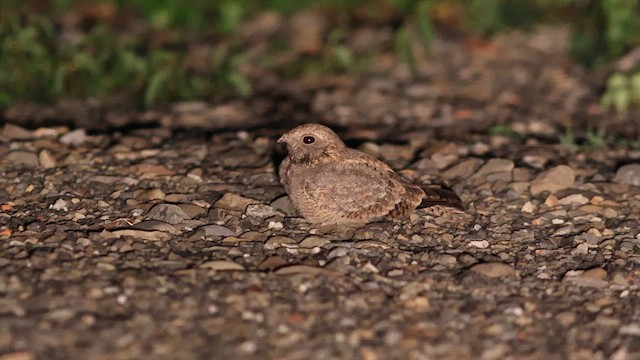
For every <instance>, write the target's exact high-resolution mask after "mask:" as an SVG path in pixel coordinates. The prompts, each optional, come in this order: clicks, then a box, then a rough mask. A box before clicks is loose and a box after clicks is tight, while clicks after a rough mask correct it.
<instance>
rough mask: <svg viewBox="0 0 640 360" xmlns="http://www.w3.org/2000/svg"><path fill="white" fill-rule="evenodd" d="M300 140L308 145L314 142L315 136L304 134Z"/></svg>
mask: <svg viewBox="0 0 640 360" xmlns="http://www.w3.org/2000/svg"><path fill="white" fill-rule="evenodd" d="M302 142H303V143H305V144H307V145H309V144H313V143H314V142H316V138H314V137H313V136H308V135H307V136H305V137H303V138H302Z"/></svg>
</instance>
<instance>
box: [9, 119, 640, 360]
mask: <svg viewBox="0 0 640 360" xmlns="http://www.w3.org/2000/svg"><path fill="white" fill-rule="evenodd" d="M279 132H280V130H279V129H276V130H273V129H264V130H255V131H252V132H244V131H241V132H227V133H223V132H215V133H213V134H210V135H202V134H193V133H182V132H178V133H175V132H171V131H169V130H166V129H163V128H152V129H141V130H132V131H129V132H127V133H114V134H95V135H87V134H86V132H85V131H84V130H82V129H77V130H72V131H71V130H69V129H66V128H60V127H58V128H40V129H38V130H26V129H23V128H20V127H16V126H14V125H10V124H6V125H5V126H4V129H3V131H2V134H1V137H0V158H2V162H1V164H0V204H1V206H2V212H1V213H0V294H1V295H2V296H1V297H0V353H4V354H5V355H3V356H0V359H3V360H8V359H13V360H16V359H71V358H77V359H79V358H91V359H133V358H153V359H163V358H164V359H190V358H203V359H204V358H234V359H242V358H268V359H347V358H361V359H368V360H369V359H464V358H476V359H503V358H513V359H607V358H611V359H638V358H640V297H639V295H640V289H639V284H640V183H639V181H640V165H637V164H635V165H634V164H629V165H626V166H621V162H624V161H626V162H629V163H632V162H633V161H636V162H637V161H638V160H639V159H640V152H638V151H633V150H625V149H620V150H594V151H590V152H584V153H580V152H571V151H569V150H567V149H565V148H564V147H562V146H561V145H549V144H546V145H544V144H538V145H536V144H529V145H526V146H523V145H522V144H521V143H520V140H518V139H517V138H509V137H502V136H487V137H476V140H475V141H474V142H462V141H461V142H456V141H445V142H439V143H436V144H433V143H428V142H427V141H426V140H425V139H423V140H424V141H421V140H420V138H421V135H420V134H422V133H421V132H415V131H414V132H412V133H407V134H405V135H407V136H408V138H411V139H413V141H407V142H405V143H397V142H396V143H385V142H384V141H383V142H377V143H373V142H364V143H362V144H361V149H363V150H366V151H369V152H370V153H372V154H374V155H377V156H379V157H381V158H383V159H385V160H386V161H388V162H390V163H391V164H394V166H395V167H396V168H398V169H400V170H401V171H402V173H403V174H404V175H405V176H407V177H409V178H412V179H413V180H414V181H419V182H425V183H429V182H439V183H444V184H447V185H449V186H451V187H452V188H453V189H454V190H455V191H456V192H457V193H458V194H459V195H460V197H461V198H462V199H463V201H464V202H465V204H467V207H468V213H469V215H468V217H466V218H464V219H452V218H434V217H431V216H428V215H426V214H420V213H416V214H414V215H413V216H412V217H411V219H410V221H407V222H404V223H401V222H398V223H392V222H388V223H376V224H370V225H368V226H366V227H364V228H362V229H357V230H355V231H345V230H342V229H316V228H313V227H312V226H310V225H309V224H308V223H306V222H305V221H304V220H303V219H301V218H299V217H296V214H295V211H294V210H293V209H292V207H291V205H290V203H289V202H288V200H287V199H286V198H283V197H282V195H283V190H282V188H281V187H280V186H279V184H278V179H277V176H276V172H275V166H276V163H277V161H278V158H279V157H281V154H280V152H279V151H278V149H274V145H275V142H274V140H275V139H276V136H277V134H278V133H279ZM357 135H358V133H355V135H354V134H352V136H357ZM349 136H350V135H349V133H348V132H347V133H345V137H346V138H347V139H348V138H349ZM399 138H402V136H400V137H399ZM422 138H426V135H425V136H422ZM416 139H417V140H416ZM499 154H504V155H501V156H499Z"/></svg>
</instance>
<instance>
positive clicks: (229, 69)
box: [0, 0, 640, 111]
mask: <svg viewBox="0 0 640 360" xmlns="http://www.w3.org/2000/svg"><path fill="white" fill-rule="evenodd" d="M638 5H639V4H638V0H530V1H521V0H351V1H341V0H313V1H312V0H299V1H289V0H216V1H207V0H112V1H100V0H93V1H80V0H48V1H47V0H39V1H16V0H3V1H2V2H0V69H2V70H1V71H0V105H3V104H5V105H6V104H11V103H13V102H17V101H36V102H53V101H57V100H59V99H63V98H88V97H98V98H99V97H106V96H122V97H127V98H129V99H131V100H132V102H134V103H136V104H138V105H139V106H141V107H148V106H152V105H153V104H156V103H158V102H167V101H175V100H184V99H211V98H213V97H221V96H237V95H239V96H249V95H251V94H252V93H253V91H254V89H253V86H252V84H253V82H252V77H251V76H252V75H251V73H252V72H251V71H250V69H251V67H255V66H259V67H265V68H269V69H271V70H274V71H275V72H276V73H277V74H280V75H281V76H298V75H301V74H308V73H318V74H324V73H344V72H346V73H360V72H366V71H367V69H368V66H369V64H370V62H371V60H372V57H374V56H375V54H374V53H358V52H354V50H353V49H352V48H351V47H350V46H349V45H348V34H349V31H351V30H353V29H354V28H356V27H357V26H358V24H360V23H363V22H364V23H367V24H368V25H373V26H377V27H388V28H390V29H391V30H392V31H393V32H394V34H395V36H394V38H393V43H394V45H395V46H394V47H393V49H391V50H392V51H394V52H395V56H396V57H397V58H398V59H399V60H400V61H403V62H406V63H408V64H409V65H410V66H411V67H415V62H416V55H417V54H416V53H415V46H416V44H420V45H421V48H422V50H423V51H428V49H429V45H430V43H431V41H432V39H433V38H434V36H435V33H436V31H437V29H442V28H445V30H446V28H447V27H449V28H451V27H453V28H455V32H457V33H463V34H466V35H472V34H475V35H476V36H482V37H489V36H492V35H494V34H496V33H499V32H501V31H505V30H508V29H514V28H518V29H523V28H524V29H527V28H530V27H532V26H534V25H536V24H539V23H541V22H546V23H560V22H570V23H571V24H572V26H573V29H574V36H573V41H572V46H573V49H572V51H573V54H574V56H575V57H576V59H578V60H579V61H581V62H582V63H583V64H585V65H587V66H600V65H603V64H607V63H610V62H611V61H614V60H616V59H617V58H619V57H620V56H622V55H623V54H625V53H626V52H627V51H628V50H630V49H633V48H634V47H637V46H638V45H640V31H639V30H640V16H639V15H640V9H639V6H638ZM307 9H313V10H316V9H319V10H321V11H324V12H326V13H328V14H329V15H330V16H332V17H334V18H337V19H338V20H337V21H333V22H332V23H331V26H333V28H332V29H331V30H330V31H328V32H327V35H326V37H325V38H324V39H323V41H324V46H323V47H322V49H321V50H320V51H318V52H317V53H310V54H302V55H301V54H297V55H295V56H289V57H287V54H288V52H289V53H290V49H289V48H288V43H287V40H286V36H287V34H279V35H276V36H273V37H271V38H270V39H269V41H270V45H269V46H268V48H267V49H265V50H264V53H263V54H259V55H258V56H256V55H255V54H251V53H250V52H249V51H248V47H247V44H245V43H243V39H242V36H241V34H240V31H239V30H240V29H241V28H242V25H243V24H245V22H246V21H248V20H250V19H252V18H253V17H255V16H256V15H257V14H260V13H263V12H265V11H274V12H277V13H279V14H281V15H283V16H285V17H286V16H288V15H291V14H294V13H296V12H298V11H301V10H307ZM73 16H76V17H77V18H79V19H80V20H78V19H76V20H73V19H72V20H70V18H72V17H73ZM131 19H135V21H131ZM74 21H75V22H74ZM70 24H71V25H70ZM131 24H134V25H131ZM203 44H205V45H206V46H205V49H203V50H202V51H201V52H204V53H205V54H204V55H202V56H200V57H199V58H200V59H201V60H202V59H204V60H203V61H200V62H198V61H197V59H196V60H194V56H193V54H197V53H198V51H197V48H198V47H202V45H203ZM194 49H195V50H194ZM377 50H378V51H387V50H389V49H377ZM196 58H198V57H197V56H196ZM282 58H285V59H286V60H282ZM194 62H195V63H196V64H194ZM248 69H249V70H248ZM634 102H635V103H639V104H640V75H638V74H635V75H634V74H633V72H632V73H630V74H614V75H613V76H612V77H611V78H610V79H609V81H608V83H607V91H606V94H605V95H604V97H603V104H604V105H605V106H609V107H613V108H615V109H617V110H618V111H626V109H628V107H629V106H630V105H632V104H633V103H634Z"/></svg>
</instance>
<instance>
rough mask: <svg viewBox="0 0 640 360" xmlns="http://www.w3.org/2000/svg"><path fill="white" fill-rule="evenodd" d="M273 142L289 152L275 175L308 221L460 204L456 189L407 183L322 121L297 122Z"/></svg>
mask: <svg viewBox="0 0 640 360" xmlns="http://www.w3.org/2000/svg"><path fill="white" fill-rule="evenodd" d="M278 142H284V143H286V144H287V149H288V152H289V154H288V156H287V157H286V158H285V159H284V161H283V162H282V164H281V165H280V181H281V183H282V185H283V187H284V189H285V191H286V192H287V194H289V198H290V199H291V202H292V203H293V205H294V206H295V207H296V208H297V209H298V210H299V211H300V213H301V214H302V216H304V218H305V219H307V220H308V221H310V222H312V223H317V224H323V225H328V224H351V225H360V224H365V223H368V222H371V221H376V220H379V219H383V218H389V217H390V218H401V217H405V216H407V215H408V214H409V213H410V212H411V211H413V210H414V209H415V208H417V207H419V206H422V207H428V206H434V205H440V206H447V207H452V208H459V209H460V208H462V205H461V202H460V199H459V198H458V197H457V195H455V193H453V192H451V191H446V190H442V189H435V188H425V189H423V188H421V187H420V186H417V185H415V184H412V183H410V182H409V181H407V180H406V179H404V178H403V177H401V176H400V175H398V174H396V173H395V172H394V171H393V170H392V169H391V168H390V167H389V166H388V165H387V164H385V163H383V162H382V161H380V160H378V159H376V158H374V157H372V156H369V155H367V154H365V153H363V152H360V151H358V150H354V149H350V148H348V147H347V146H346V145H345V144H344V142H342V140H341V139H340V137H338V135H336V134H335V133H334V132H333V131H332V130H331V129H329V128H328V127H326V126H323V125H319V124H306V125H301V126H298V127H296V128H294V129H292V130H291V131H289V132H287V133H286V134H284V135H283V136H282V137H281V138H280V139H279V140H278Z"/></svg>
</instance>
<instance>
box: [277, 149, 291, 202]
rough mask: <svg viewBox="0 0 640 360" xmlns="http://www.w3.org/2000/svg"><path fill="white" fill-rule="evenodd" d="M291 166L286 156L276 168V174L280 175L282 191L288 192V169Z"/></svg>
mask: <svg viewBox="0 0 640 360" xmlns="http://www.w3.org/2000/svg"><path fill="white" fill-rule="evenodd" d="M290 168H291V160H290V159H289V157H288V156H287V157H286V158H284V160H282V163H280V168H279V169H278V176H279V177H280V183H281V184H282V187H283V188H284V191H286V192H287V194H288V193H289V169H290Z"/></svg>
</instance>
